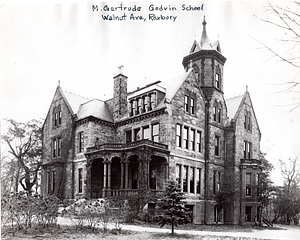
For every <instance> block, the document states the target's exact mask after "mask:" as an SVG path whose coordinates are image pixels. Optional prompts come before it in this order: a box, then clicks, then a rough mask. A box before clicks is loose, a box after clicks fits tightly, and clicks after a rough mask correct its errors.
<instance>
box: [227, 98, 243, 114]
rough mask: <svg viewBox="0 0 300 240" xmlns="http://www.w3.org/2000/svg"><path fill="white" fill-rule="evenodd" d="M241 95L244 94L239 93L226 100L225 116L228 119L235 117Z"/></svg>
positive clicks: (240, 101)
mask: <svg viewBox="0 0 300 240" xmlns="http://www.w3.org/2000/svg"><path fill="white" fill-rule="evenodd" d="M243 97H244V95H240V96H236V97H233V98H229V99H227V100H226V106H227V116H228V117H229V118H230V119H233V118H234V117H235V114H236V113H237V111H238V109H239V106H240V105H241V103H242V100H243Z"/></svg>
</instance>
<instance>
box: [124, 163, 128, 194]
mask: <svg viewBox="0 0 300 240" xmlns="http://www.w3.org/2000/svg"><path fill="white" fill-rule="evenodd" d="M125 189H128V160H126V161H125Z"/></svg>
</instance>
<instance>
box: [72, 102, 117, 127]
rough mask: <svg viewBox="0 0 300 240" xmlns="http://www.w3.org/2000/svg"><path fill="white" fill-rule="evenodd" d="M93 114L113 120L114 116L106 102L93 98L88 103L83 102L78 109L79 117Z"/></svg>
mask: <svg viewBox="0 0 300 240" xmlns="http://www.w3.org/2000/svg"><path fill="white" fill-rule="evenodd" d="M89 116H93V117H96V118H99V119H102V120H106V121H110V122H113V116H112V115H111V113H110V112H109V111H108V109H107V107H106V105H105V102H103V101H101V100H98V99H93V100H90V101H88V102H86V103H82V104H81V105H80V106H79V108H78V111H77V119H78V120H80V119H83V118H86V117H89Z"/></svg>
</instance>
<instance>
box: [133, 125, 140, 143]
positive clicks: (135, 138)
mask: <svg viewBox="0 0 300 240" xmlns="http://www.w3.org/2000/svg"><path fill="white" fill-rule="evenodd" d="M133 132H134V139H133V140H134V142H136V141H138V140H140V139H141V133H140V128H136V129H134V130H133Z"/></svg>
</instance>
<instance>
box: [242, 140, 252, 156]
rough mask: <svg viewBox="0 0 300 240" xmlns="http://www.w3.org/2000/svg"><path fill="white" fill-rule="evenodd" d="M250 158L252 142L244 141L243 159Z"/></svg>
mask: <svg viewBox="0 0 300 240" xmlns="http://www.w3.org/2000/svg"><path fill="white" fill-rule="evenodd" d="M251 158H252V143H251V142H247V141H244V159H251Z"/></svg>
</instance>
